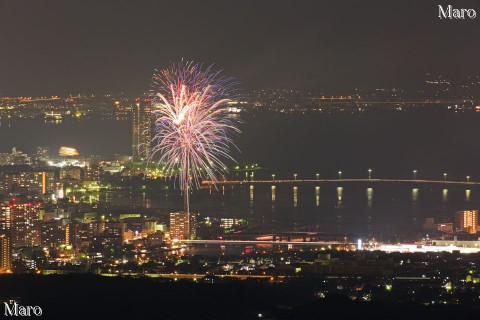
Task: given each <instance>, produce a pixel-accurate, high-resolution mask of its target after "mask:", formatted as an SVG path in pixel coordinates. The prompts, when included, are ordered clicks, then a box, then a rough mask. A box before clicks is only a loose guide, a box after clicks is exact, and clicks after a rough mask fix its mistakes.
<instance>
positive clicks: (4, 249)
mask: <svg viewBox="0 0 480 320" xmlns="http://www.w3.org/2000/svg"><path fill="white" fill-rule="evenodd" d="M11 268H12V245H11V242H10V237H8V236H7V235H4V234H2V235H0V271H1V272H6V271H9V270H10V269H11Z"/></svg>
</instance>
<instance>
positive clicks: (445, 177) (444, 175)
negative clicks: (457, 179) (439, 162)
mask: <svg viewBox="0 0 480 320" xmlns="http://www.w3.org/2000/svg"><path fill="white" fill-rule="evenodd" d="M443 179H444V181H445V182H447V173H446V172H445V173H444V174H443Z"/></svg>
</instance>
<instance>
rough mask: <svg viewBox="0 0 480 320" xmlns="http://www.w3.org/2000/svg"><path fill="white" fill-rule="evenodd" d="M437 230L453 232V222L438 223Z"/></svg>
mask: <svg viewBox="0 0 480 320" xmlns="http://www.w3.org/2000/svg"><path fill="white" fill-rule="evenodd" d="M436 226H437V230H438V231H442V232H453V223H451V222H448V223H437V225H436Z"/></svg>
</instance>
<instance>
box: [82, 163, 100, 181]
mask: <svg viewBox="0 0 480 320" xmlns="http://www.w3.org/2000/svg"><path fill="white" fill-rule="evenodd" d="M83 170H84V173H83V174H84V178H83V180H85V181H100V173H101V169H100V166H98V165H88V166H86V167H85V168H84V169H83Z"/></svg>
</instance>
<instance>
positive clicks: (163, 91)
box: [150, 62, 240, 212]
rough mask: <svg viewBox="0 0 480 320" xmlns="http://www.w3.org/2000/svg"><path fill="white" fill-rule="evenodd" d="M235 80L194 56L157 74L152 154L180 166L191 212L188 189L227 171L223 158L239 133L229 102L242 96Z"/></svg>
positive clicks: (168, 165) (168, 164)
mask: <svg viewBox="0 0 480 320" xmlns="http://www.w3.org/2000/svg"><path fill="white" fill-rule="evenodd" d="M236 85H237V83H236V82H235V81H234V80H233V79H232V78H228V77H223V76H221V75H220V71H213V69H212V66H209V67H206V68H203V65H202V64H193V63H192V62H187V63H183V62H182V63H178V64H172V65H171V66H170V67H169V68H168V69H164V70H161V71H160V72H158V73H156V74H155V75H154V76H153V85H152V90H151V93H152V95H151V104H152V113H153V115H154V117H155V135H154V137H153V139H152V141H151V145H152V146H153V148H152V150H151V151H152V152H151V157H150V160H152V159H153V157H154V156H155V155H156V154H157V153H159V154H160V159H159V160H158V163H162V164H164V165H165V169H166V170H167V171H168V170H173V169H175V168H179V169H180V179H179V180H180V188H181V189H182V190H183V193H184V206H185V208H184V209H185V211H187V212H189V203H188V202H189V201H188V193H189V192H188V190H189V188H190V187H192V186H193V185H195V186H196V187H199V186H200V180H201V179H202V178H208V179H211V180H212V181H217V174H218V173H220V172H225V171H226V166H225V164H224V162H223V161H224V159H229V160H234V159H233V158H232V156H231V155H230V149H231V146H235V145H234V143H233V141H232V138H231V136H232V135H233V134H236V133H239V132H240V130H239V129H238V128H237V126H236V125H237V123H236V122H234V121H232V120H231V119H230V117H229V116H228V107H227V104H228V102H230V101H232V100H231V99H232V98H235V97H237V96H238V94H237V90H236Z"/></svg>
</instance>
